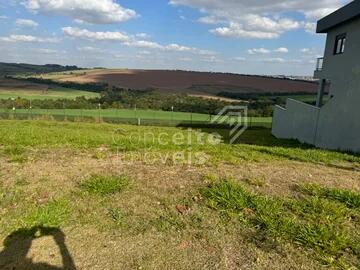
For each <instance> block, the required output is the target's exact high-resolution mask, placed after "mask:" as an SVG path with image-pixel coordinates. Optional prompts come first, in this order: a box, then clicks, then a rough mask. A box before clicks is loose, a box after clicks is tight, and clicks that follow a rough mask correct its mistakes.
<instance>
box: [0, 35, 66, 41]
mask: <svg viewBox="0 0 360 270" xmlns="http://www.w3.org/2000/svg"><path fill="white" fill-rule="evenodd" d="M0 40H1V41H5V42H34V43H36V42H39V43H46V42H47V43H55V42H58V41H59V39H57V38H43V37H36V36H30V35H10V36H8V37H0Z"/></svg>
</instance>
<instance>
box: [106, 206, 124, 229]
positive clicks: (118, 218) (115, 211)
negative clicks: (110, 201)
mask: <svg viewBox="0 0 360 270" xmlns="http://www.w3.org/2000/svg"><path fill="white" fill-rule="evenodd" d="M108 215H109V216H110V218H111V219H112V221H113V222H114V223H115V224H116V225H121V224H122V223H123V221H124V214H123V213H122V211H121V209H119V208H110V209H109V210H108Z"/></svg>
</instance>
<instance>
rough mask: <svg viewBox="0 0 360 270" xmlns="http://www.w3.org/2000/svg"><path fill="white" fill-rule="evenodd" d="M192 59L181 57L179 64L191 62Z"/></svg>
mask: <svg viewBox="0 0 360 270" xmlns="http://www.w3.org/2000/svg"><path fill="white" fill-rule="evenodd" d="M192 60H193V59H192V58H190V57H181V58H179V61H181V62H191V61H192Z"/></svg>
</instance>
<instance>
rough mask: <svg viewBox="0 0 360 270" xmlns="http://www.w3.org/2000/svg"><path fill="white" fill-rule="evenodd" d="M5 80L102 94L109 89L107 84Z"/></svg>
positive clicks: (35, 78) (33, 79)
mask: <svg viewBox="0 0 360 270" xmlns="http://www.w3.org/2000/svg"><path fill="white" fill-rule="evenodd" d="M5 78H9V79H15V80H19V81H28V82H32V83H37V84H45V85H53V86H59V87H64V88H70V89H75V90H83V91H88V92H95V93H101V92H103V91H106V89H107V88H108V87H109V86H108V84H106V83H75V82H61V81H54V80H50V79H43V78H37V77H27V78H19V77H13V76H5Z"/></svg>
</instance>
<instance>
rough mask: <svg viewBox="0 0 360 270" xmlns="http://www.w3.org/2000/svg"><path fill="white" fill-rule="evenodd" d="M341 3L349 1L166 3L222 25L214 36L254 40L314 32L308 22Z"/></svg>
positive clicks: (206, 0)
mask: <svg viewBox="0 0 360 270" xmlns="http://www.w3.org/2000/svg"><path fill="white" fill-rule="evenodd" d="M344 2H348V0H317V1H313V0H292V1H283V0H241V1H240V0H222V1H219V0H169V3H170V4H171V5H185V6H190V7H193V8H196V9H198V10H199V11H200V12H201V13H202V14H204V16H202V17H200V18H199V19H198V21H199V22H201V23H206V24H213V25H218V24H225V25H223V26H221V27H216V28H214V29H211V30H210V32H211V33H213V34H215V35H218V36H223V37H232V38H254V39H255V38H256V39H274V38H278V37H279V36H280V35H281V34H283V33H285V32H287V31H291V30H296V29H299V28H305V30H306V31H307V32H309V31H311V30H312V29H313V25H310V24H309V23H312V24H313V23H314V20H316V19H319V18H320V17H323V16H324V15H326V14H329V13H331V12H332V11H333V10H335V9H337V8H339V7H340V6H342V5H343V4H344ZM324 7H326V8H324ZM290 12H297V13H301V14H303V15H304V16H305V17H306V19H307V21H306V22H303V21H296V20H294V19H291V18H289V17H287V16H286V14H289V13H290ZM311 27H312V28H311Z"/></svg>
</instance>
